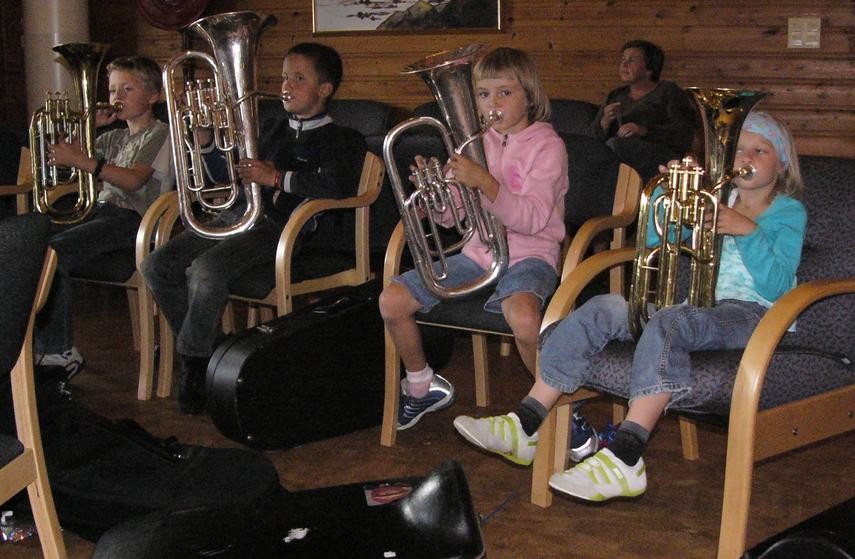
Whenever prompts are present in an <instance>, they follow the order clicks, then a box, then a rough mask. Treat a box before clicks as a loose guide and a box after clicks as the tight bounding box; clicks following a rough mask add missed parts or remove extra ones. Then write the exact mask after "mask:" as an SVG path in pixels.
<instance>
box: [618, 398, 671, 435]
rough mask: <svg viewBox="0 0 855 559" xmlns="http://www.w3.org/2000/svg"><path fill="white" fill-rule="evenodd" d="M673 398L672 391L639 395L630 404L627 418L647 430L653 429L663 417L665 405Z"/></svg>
mask: <svg viewBox="0 0 855 559" xmlns="http://www.w3.org/2000/svg"><path fill="white" fill-rule="evenodd" d="M670 400H671V393H670V392H661V393H659V394H651V395H650V396H639V397H638V398H635V399H634V400H633V401H632V403H631V404H630V406H629V411H628V412H627V414H626V420H627V421H632V422H634V423H637V424H639V425H641V426H642V427H644V429H646V430H647V432H650V431H653V428H654V427H655V426H656V422H657V421H659V418H660V417H662V413H663V412H664V411H665V406H667V405H668V402H669V401H670Z"/></svg>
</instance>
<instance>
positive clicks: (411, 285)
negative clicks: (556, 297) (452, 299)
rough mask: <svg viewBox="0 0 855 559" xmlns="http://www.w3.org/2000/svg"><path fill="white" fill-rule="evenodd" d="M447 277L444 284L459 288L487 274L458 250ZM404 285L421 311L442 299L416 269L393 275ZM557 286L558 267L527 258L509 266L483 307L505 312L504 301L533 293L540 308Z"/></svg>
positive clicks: (430, 307) (492, 310) (495, 311)
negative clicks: (556, 270)
mask: <svg viewBox="0 0 855 559" xmlns="http://www.w3.org/2000/svg"><path fill="white" fill-rule="evenodd" d="M446 263H447V264H448V270H447V273H448V277H447V278H446V279H445V280H444V281H443V282H442V285H443V287H446V288H451V287H459V286H461V285H464V284H466V283H469V282H472V281H475V280H477V279H478V278H480V277H481V276H482V275H483V274H484V269H483V268H481V266H479V265H478V264H477V263H476V262H475V261H474V260H472V259H471V258H469V257H468V256H466V255H464V254H462V253H458V254H454V255H452V256H450V257H448V259H447V260H446ZM433 266H434V269H436V270H437V271H438V270H439V263H438V262H434V264H433ZM392 279H393V281H397V282H399V283H401V284H403V285H404V287H406V288H407V290H408V291H409V292H410V294H411V295H412V296H413V298H414V299H415V300H416V301H418V302H419V304H421V306H422V308H421V312H430V310H431V309H432V308H434V307H435V306H436V305H438V304H439V303H440V302H441V299H439V297H437V296H436V295H434V294H433V293H431V292H430V291H428V288H427V287H425V284H424V282H423V281H422V277H421V275H419V273H418V271H417V270H409V271H407V272H404V273H403V274H401V275H399V276H395V277H394V278H392ZM557 287H558V274H557V273H556V272H555V268H553V267H552V266H551V265H549V264H547V263H546V261H545V260H541V259H540V258H526V259H524V260H521V261H519V262H517V263H516V264H514V265H513V266H511V267H510V268H508V270H507V271H506V272H505V273H504V274H502V275H501V276H500V277H499V279H498V280H497V281H496V288H495V290H494V291H493V294H492V295H490V298H489V299H487V302H485V303H484V310H485V311H487V312H490V313H494V314H502V301H503V300H505V299H507V298H508V297H510V296H511V295H513V294H514V293H531V294H533V295H534V296H535V297H537V298H538V299H540V306H541V308H542V307H543V305H544V304H545V303H546V301H547V299H549V298H550V297H551V296H552V294H553V293H554V292H555V289H556V288H557Z"/></svg>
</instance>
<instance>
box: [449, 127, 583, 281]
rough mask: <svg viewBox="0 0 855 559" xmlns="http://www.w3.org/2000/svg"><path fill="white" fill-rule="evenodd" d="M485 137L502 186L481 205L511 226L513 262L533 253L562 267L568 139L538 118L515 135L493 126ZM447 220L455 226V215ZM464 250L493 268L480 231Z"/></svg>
mask: <svg viewBox="0 0 855 559" xmlns="http://www.w3.org/2000/svg"><path fill="white" fill-rule="evenodd" d="M483 141H484V152H485V155H486V156H487V165H488V167H489V171H490V174H491V175H493V177H495V178H496V180H498V181H499V184H500V185H501V186H500V188H499V194H498V195H497V196H496V200H495V201H494V202H490V200H489V199H488V198H487V197H486V196H481V204H482V206H483V207H484V209H486V210H487V211H489V212H490V213H492V214H493V215H494V216H496V218H497V219H498V220H499V221H500V222H502V223H503V224H504V225H505V228H506V229H507V234H508V250H509V252H510V265H511V266H513V265H514V264H516V263H517V262H520V261H522V260H525V259H526V258H531V257H534V258H540V259H541V260H544V261H545V262H547V263H549V264H550V265H551V266H552V267H553V268H556V271H558V270H557V268H558V259H559V258H560V256H561V242H562V241H563V240H564V235H565V230H564V194H565V193H566V192H567V187H568V182H569V179H568V175H567V151H566V149H565V147H564V141H563V140H562V139H561V138H560V137H559V136H558V134H556V132H555V130H554V129H553V128H552V125H551V124H549V123H546V122H535V123H534V124H532V125H530V126H528V127H527V128H526V129H525V130H522V131H520V132H517V133H516V134H507V135H505V134H500V133H498V132H496V131H495V130H492V129H491V130H489V131H488V132H487V133H486V134H485V135H484V138H483ZM443 222H444V223H446V224H450V219H448V220H443ZM463 254H465V255H466V256H468V257H469V258H471V259H472V260H474V261H475V262H477V263H478V264H479V265H480V266H481V267H482V268H484V269H485V270H486V269H487V268H489V267H490V263H491V261H492V258H491V253H490V249H489V248H488V247H487V246H486V245H485V244H484V243H482V242H481V239H480V237H479V236H478V234H477V233H476V234H475V235H473V236H472V239H470V240H469V242H468V243H466V246H464V247H463Z"/></svg>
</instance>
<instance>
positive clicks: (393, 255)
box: [383, 221, 407, 287]
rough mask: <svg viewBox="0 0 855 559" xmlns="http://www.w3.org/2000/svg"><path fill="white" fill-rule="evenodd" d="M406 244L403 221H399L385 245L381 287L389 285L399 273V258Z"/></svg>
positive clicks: (402, 254)
mask: <svg viewBox="0 0 855 559" xmlns="http://www.w3.org/2000/svg"><path fill="white" fill-rule="evenodd" d="M406 245H407V236H406V235H405V234H404V222H403V221H399V222H398V225H396V226H395V229H394V230H393V231H392V235H391V236H390V237H389V244H388V245H386V257H385V258H384V260H383V287H385V286H387V285H389V282H390V281H392V278H393V277H395V276H397V275H398V274H400V273H401V259H402V258H403V256H404V247H405V246H406Z"/></svg>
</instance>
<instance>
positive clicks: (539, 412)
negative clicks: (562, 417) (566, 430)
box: [516, 396, 549, 437]
mask: <svg viewBox="0 0 855 559" xmlns="http://www.w3.org/2000/svg"><path fill="white" fill-rule="evenodd" d="M548 413H549V410H547V409H546V408H545V407H543V404H541V403H540V402H538V401H537V400H535V399H534V398H532V397H531V396H526V397H525V398H523V399H522V402H520V406H519V407H518V408H517V409H516V414H517V417H519V418H520V425H522V428H523V431H525V434H526V435H528V436H529V437H531V436H532V435H534V434H535V433H537V430H538V429H540V425H541V424H542V423H543V420H544V419H546V415H547V414H548Z"/></svg>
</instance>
